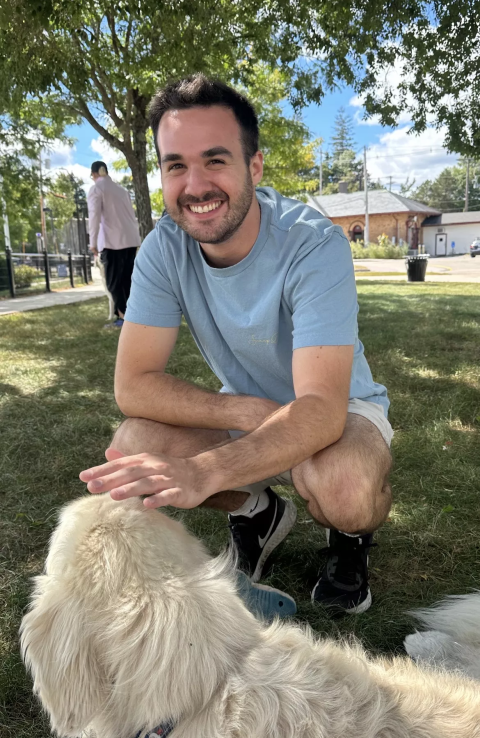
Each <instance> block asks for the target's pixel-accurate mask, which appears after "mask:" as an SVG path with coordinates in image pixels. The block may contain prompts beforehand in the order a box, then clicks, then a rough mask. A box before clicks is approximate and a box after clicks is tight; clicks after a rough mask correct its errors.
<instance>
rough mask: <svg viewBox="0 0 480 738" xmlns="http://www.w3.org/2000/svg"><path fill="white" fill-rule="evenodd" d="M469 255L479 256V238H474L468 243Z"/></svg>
mask: <svg viewBox="0 0 480 738" xmlns="http://www.w3.org/2000/svg"><path fill="white" fill-rule="evenodd" d="M470 256H471V257H472V259H473V258H474V257H475V256H480V238H476V239H475V241H472V243H471V245H470Z"/></svg>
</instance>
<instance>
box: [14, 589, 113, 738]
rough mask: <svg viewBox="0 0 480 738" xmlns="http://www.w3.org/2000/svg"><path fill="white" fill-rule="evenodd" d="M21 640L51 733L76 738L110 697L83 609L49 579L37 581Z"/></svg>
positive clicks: (21, 630)
mask: <svg viewBox="0 0 480 738" xmlns="http://www.w3.org/2000/svg"><path fill="white" fill-rule="evenodd" d="M49 580H50V581H49ZM20 634H21V652H22V658H23V660H24V662H25V664H26V666H27V668H28V670H29V671H30V673H31V674H32V677H33V682H34V692H35V693H36V694H37V695H38V696H39V698H40V700H41V702H42V705H43V707H44V708H45V709H46V710H47V712H48V713H49V715H50V722H51V727H52V730H54V731H56V732H57V733H58V734H59V735H62V736H72V737H73V736H78V735H79V734H80V733H81V732H82V730H84V729H85V728H86V727H87V726H88V725H89V724H90V723H91V721H92V719H93V717H94V716H95V714H96V713H97V712H98V711H99V710H100V708H101V707H102V705H103V703H104V702H105V701H106V699H107V696H108V692H107V680H106V677H105V675H104V674H101V673H100V671H101V667H100V665H99V660H98V656H97V655H96V647H95V644H94V642H93V640H92V636H91V634H89V628H88V625H87V623H86V622H85V608H84V606H82V605H81V603H79V602H77V601H76V598H75V597H74V596H73V595H72V593H71V592H66V591H65V589H63V588H62V587H61V586H60V585H59V584H58V583H57V582H52V581H51V578H50V577H46V576H42V577H37V579H36V594H35V598H34V602H33V606H32V608H31V610H30V612H28V613H27V614H26V615H25V617H24V618H23V620H22V624H21V627H20Z"/></svg>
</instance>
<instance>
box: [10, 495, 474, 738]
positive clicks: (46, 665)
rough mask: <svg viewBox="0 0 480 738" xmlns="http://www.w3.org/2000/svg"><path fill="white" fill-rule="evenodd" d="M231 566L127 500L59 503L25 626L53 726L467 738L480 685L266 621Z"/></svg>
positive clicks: (129, 733)
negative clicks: (250, 605)
mask: <svg viewBox="0 0 480 738" xmlns="http://www.w3.org/2000/svg"><path fill="white" fill-rule="evenodd" d="M230 566H231V565H230V562H229V561H228V560H226V559H225V558H220V559H211V558H210V557H209V556H208V554H207V552H206V551H205V549H204V548H203V546H202V544H201V543H200V542H199V541H198V540H196V539H195V538H193V537H192V536H191V535H190V534H189V533H187V532H186V530H185V529H184V528H183V526H182V525H181V524H180V523H178V522H175V521H173V520H171V519H169V518H168V517H166V516H165V515H163V514H161V513H159V512H157V511H155V510H147V509H146V508H145V507H144V506H143V505H142V503H141V501H140V500H138V499H132V500H128V501H126V502H113V501H112V500H111V499H110V497H109V496H108V495H102V496H89V497H84V498H81V499H79V500H77V501H75V502H73V503H71V504H69V505H68V506H67V507H66V508H65V509H64V510H63V512H62V514H61V518H60V523H59V525H58V527H57V529H56V531H55V533H54V535H53V537H52V541H51V545H50V552H49V554H48V558H47V563H46V572H45V574H44V575H43V576H40V577H38V578H37V580H36V589H35V594H34V597H33V601H32V606H31V609H30V611H29V612H28V613H27V614H26V615H25V617H24V619H23V622H22V627H21V641H22V654H23V658H24V660H25V662H26V664H27V666H28V668H29V669H30V671H31V673H32V675H33V679H34V689H35V691H36V693H37V694H38V696H39V697H40V700H41V701H42V704H43V705H44V707H45V708H46V710H47V711H48V713H49V714H50V718H51V725H52V728H53V729H54V730H55V731H56V732H57V733H58V734H59V735H61V736H80V735H81V733H82V731H88V730H90V731H91V732H92V733H93V734H95V735H96V736H98V738H133V736H135V735H136V733H137V732H138V731H139V730H140V729H144V730H146V731H147V733H148V730H149V729H150V730H151V729H153V727H155V726H157V725H159V724H161V723H163V722H166V721H168V720H170V719H173V721H174V722H175V723H176V727H175V729H174V731H173V732H172V733H171V738H380V737H381V738H447V737H448V738H460V737H461V738H478V737H479V736H480V694H479V692H480V690H479V687H478V684H476V683H475V682H473V681H472V680H470V679H467V678H463V677H461V676H459V675H452V674H447V673H444V672H441V671H434V670H429V669H420V668H419V667H418V666H416V665H415V664H414V663H413V662H411V661H410V660H409V659H406V658H405V659H401V658H396V659H392V660H387V659H371V658H369V657H368V656H367V655H366V653H365V652H364V651H363V649H362V648H361V647H360V646H359V645H355V644H353V645H348V644H340V643H336V642H334V641H332V640H325V639H316V638H314V636H313V635H312V633H310V632H309V631H307V632H306V631H305V630H304V629H301V628H300V627H296V626H293V625H285V624H280V623H276V624H274V625H272V626H269V627H266V626H265V625H264V624H262V623H261V622H259V621H258V620H256V619H255V618H254V617H253V616H252V615H251V614H250V613H249V612H248V610H247V609H246V608H245V606H244V605H243V603H242V601H241V599H240V598H239V596H238V595H237V593H236V590H235V584H234V579H233V577H232V574H231V571H230Z"/></svg>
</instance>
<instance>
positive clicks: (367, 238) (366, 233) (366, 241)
mask: <svg viewBox="0 0 480 738" xmlns="http://www.w3.org/2000/svg"><path fill="white" fill-rule="evenodd" d="M363 182H364V186H365V229H364V232H363V243H364V244H365V246H368V244H369V243H370V228H369V222H368V177H367V147H366V146H364V147H363Z"/></svg>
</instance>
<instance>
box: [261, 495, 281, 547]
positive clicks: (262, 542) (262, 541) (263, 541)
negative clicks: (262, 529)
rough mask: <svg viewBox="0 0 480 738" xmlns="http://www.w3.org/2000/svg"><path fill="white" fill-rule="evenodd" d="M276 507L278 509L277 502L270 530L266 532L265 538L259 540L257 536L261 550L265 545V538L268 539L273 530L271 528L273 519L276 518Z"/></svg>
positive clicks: (276, 502)
mask: <svg viewBox="0 0 480 738" xmlns="http://www.w3.org/2000/svg"><path fill="white" fill-rule="evenodd" d="M277 507H278V500H275V513H274V515H273V519H272V522H271V524H270V528H269V529H268V531H267V535H266V536H265V538H260V536H258V543H259V545H260V547H261V548H263V547H264V545H265V543H266V542H267V538H268V537H269V535H270V533H271V532H272V528H273V526H274V524H275V518H276V517H277Z"/></svg>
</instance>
